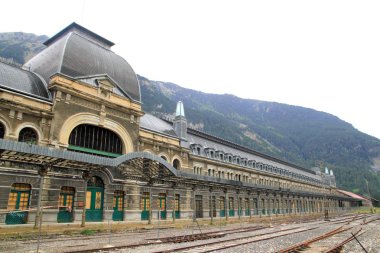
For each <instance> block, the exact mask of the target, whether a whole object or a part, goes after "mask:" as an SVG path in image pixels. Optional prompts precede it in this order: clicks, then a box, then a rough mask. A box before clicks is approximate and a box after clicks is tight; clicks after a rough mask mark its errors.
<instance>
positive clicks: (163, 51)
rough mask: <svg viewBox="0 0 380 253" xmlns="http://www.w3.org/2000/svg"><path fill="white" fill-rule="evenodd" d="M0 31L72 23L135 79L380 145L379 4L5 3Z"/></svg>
mask: <svg viewBox="0 0 380 253" xmlns="http://www.w3.org/2000/svg"><path fill="white" fill-rule="evenodd" d="M1 9H2V12H1V16H0V32H16V31H22V32H30V33H35V34H38V35H42V34H45V35H48V36H53V35H54V34H56V33H57V32H59V31H60V30H62V29H63V28H64V27H66V26H67V25H69V24H70V23H72V22H74V21H75V22H77V23H79V24H80V25H82V26H85V27H86V28H88V29H89V30H92V31H93V32H95V33H97V34H99V35H101V36H103V37H105V38H107V39H109V40H111V41H113V42H114V43H115V44H116V45H115V46H114V47H113V50H114V51H115V52H116V53H118V54H120V55H121V56H123V57H124V58H125V59H126V60H127V61H128V62H129V63H130V64H131V65H132V67H133V68H134V70H135V71H136V73H138V74H140V75H143V76H145V77H147V78H149V79H152V80H159V81H167V82H174V83H176V84H179V85H181V86H183V87H187V88H191V89H195V90H201V91H204V92H209V93H219V94H223V93H230V94H234V95H236V96H239V97H243V98H253V99H260V100H266V101H276V102H281V103H287V104H292V105H300V106H304V107H310V108H314V109H316V110H320V111H325V112H328V113H332V114H334V115H336V116H338V117H339V118H341V119H343V120H345V121H347V122H350V123H351V124H353V125H354V127H356V128H358V129H359V130H360V131H363V132H365V133H368V134H370V135H373V136H376V137H378V138H380V114H379V112H380V110H379V109H380V99H379V83H380V14H379V13H380V1H349V0H343V1H333V0H328V1H323V0H316V1H307V0H300V1H284V0H280V1H269V0H266V1H252V0H251V1H248V0H247V1H238V0H230V1H222V0H217V1H207V0H202V1H196V0H192V1H180V0H173V1H161V0H160V1H159V0H152V1H145V0H135V1H125V0H124V1H122V0H120V1H114V0H107V1H98V0H65V1H53V0H45V1H42V0H33V1H30V0H24V1H20V0H7V1H5V0H4V1H2V5H1Z"/></svg>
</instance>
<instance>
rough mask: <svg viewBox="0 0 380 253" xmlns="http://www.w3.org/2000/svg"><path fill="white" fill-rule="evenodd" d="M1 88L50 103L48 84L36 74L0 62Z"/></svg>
mask: <svg viewBox="0 0 380 253" xmlns="http://www.w3.org/2000/svg"><path fill="white" fill-rule="evenodd" d="M0 87H1V88H3V89H6V90H10V91H14V92H18V93H22V94H25V95H28V96H32V97H35V98H39V99H42V100H47V101H50V100H51V97H50V93H49V91H48V90H47V85H46V82H45V80H44V79H43V78H41V77H40V76H39V75H37V74H36V73H33V72H31V71H27V70H24V69H21V68H19V67H16V66H12V65H9V64H7V63H3V62H0Z"/></svg>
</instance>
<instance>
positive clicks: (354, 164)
mask: <svg viewBox="0 0 380 253" xmlns="http://www.w3.org/2000/svg"><path fill="white" fill-rule="evenodd" d="M46 39H47V37H46V36H36V35H34V34H26V33H0V57H3V58H6V59H13V60H11V61H13V62H14V63H18V64H22V63H24V62H25V61H26V60H28V59H29V58H30V57H32V56H33V55H34V54H36V53H38V52H40V51H41V50H42V49H43V48H44V46H43V44H42V42H43V41H45V40H46ZM139 80H140V84H141V93H142V101H143V109H144V111H146V112H150V113H153V114H155V115H157V116H160V117H171V116H172V113H173V112H174V110H175V106H176V103H177V101H178V100H182V101H183V102H184V104H185V112H186V117H187V119H188V122H189V125H190V126H191V127H192V128H196V129H199V130H202V131H205V132H208V133H211V134H213V135H216V136H218V137H221V138H224V139H227V140H229V141H233V142H236V143H239V144H241V145H243V146H247V147H250V148H253V149H255V150H257V151H260V152H263V153H266V154H269V155H272V156H275V157H278V158H280V159H284V160H287V161H290V162H293V163H296V164H299V165H301V166H305V167H306V168H310V167H313V166H321V167H324V166H327V167H329V168H331V169H333V170H334V172H335V174H336V179H337V184H338V186H339V187H341V188H343V189H346V190H350V191H354V192H357V193H361V194H365V195H367V192H368V191H367V189H366V183H365V180H368V182H369V188H370V191H371V194H372V195H373V196H374V197H375V198H377V199H380V175H379V173H380V170H378V172H375V171H374V170H372V168H371V167H372V166H373V161H375V164H377V168H378V169H379V168H380V140H378V139H376V138H374V137H371V136H369V135H366V134H364V133H361V132H359V131H358V130H356V129H354V128H353V127H352V126H351V125H350V124H349V123H347V122H344V121H342V120H340V119H339V118H337V117H336V116H334V115H331V114H327V113H323V112H318V111H315V110H312V109H308V108H303V107H299V106H292V105H285V104H280V103H274V102H265V101H258V100H253V99H241V98H238V97H236V96H232V95H227V94H225V95H216V94H206V93H202V92H199V91H194V90H190V89H185V88H182V87H180V86H178V85H176V84H172V83H165V82H156V81H151V80H148V79H146V78H144V77H141V76H139ZM322 161H323V162H322Z"/></svg>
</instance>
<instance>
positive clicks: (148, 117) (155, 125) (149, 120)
mask: <svg viewBox="0 0 380 253" xmlns="http://www.w3.org/2000/svg"><path fill="white" fill-rule="evenodd" d="M140 126H141V127H142V128H145V129H147V130H150V131H153V132H156V133H161V134H165V135H169V136H171V137H175V138H178V136H177V134H176V133H175V131H174V128H173V124H172V123H169V122H168V121H165V120H162V119H160V118H157V117H156V116H153V115H152V114H149V113H146V114H145V115H144V116H142V117H141V119H140Z"/></svg>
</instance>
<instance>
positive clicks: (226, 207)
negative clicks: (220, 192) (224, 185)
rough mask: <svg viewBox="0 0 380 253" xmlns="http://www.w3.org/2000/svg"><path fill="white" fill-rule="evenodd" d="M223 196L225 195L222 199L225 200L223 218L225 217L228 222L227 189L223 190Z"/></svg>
mask: <svg viewBox="0 0 380 253" xmlns="http://www.w3.org/2000/svg"><path fill="white" fill-rule="evenodd" d="M224 194H225V196H224V199H225V201H224V210H225V214H226V215H225V216H226V221H227V220H228V215H229V211H230V210H229V209H228V203H229V200H228V189H225V190H224Z"/></svg>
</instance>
